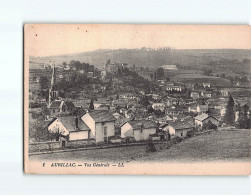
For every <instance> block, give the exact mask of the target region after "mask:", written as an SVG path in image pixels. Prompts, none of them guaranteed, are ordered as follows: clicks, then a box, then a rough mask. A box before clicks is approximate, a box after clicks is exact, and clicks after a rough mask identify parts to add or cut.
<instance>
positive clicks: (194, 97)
mask: <svg viewBox="0 0 251 195" xmlns="http://www.w3.org/2000/svg"><path fill="white" fill-rule="evenodd" d="M190 97H191V98H193V99H194V100H196V99H199V98H200V94H199V93H197V92H191V93H190Z"/></svg>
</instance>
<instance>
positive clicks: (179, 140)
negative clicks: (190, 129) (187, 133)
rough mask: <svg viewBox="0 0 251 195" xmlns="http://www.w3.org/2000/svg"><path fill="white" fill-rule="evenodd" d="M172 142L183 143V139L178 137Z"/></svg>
mask: <svg viewBox="0 0 251 195" xmlns="http://www.w3.org/2000/svg"><path fill="white" fill-rule="evenodd" d="M172 141H174V142H181V141H182V138H180V137H178V136H175V137H174V138H173V139H172Z"/></svg>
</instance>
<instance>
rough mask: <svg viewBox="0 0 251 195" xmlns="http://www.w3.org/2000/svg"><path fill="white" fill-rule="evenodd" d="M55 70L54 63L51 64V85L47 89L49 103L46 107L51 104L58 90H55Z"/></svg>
mask: <svg viewBox="0 0 251 195" xmlns="http://www.w3.org/2000/svg"><path fill="white" fill-rule="evenodd" d="M55 83H56V71H55V63H53V65H52V75H51V87H50V90H49V103H48V107H49V106H50V105H51V102H52V101H53V100H54V99H56V98H57V95H58V92H57V91H56V86H55Z"/></svg>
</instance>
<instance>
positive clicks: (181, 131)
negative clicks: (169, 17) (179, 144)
mask: <svg viewBox="0 0 251 195" xmlns="http://www.w3.org/2000/svg"><path fill="white" fill-rule="evenodd" d="M193 129H194V121H193V120H191V119H187V120H183V121H180V120H179V121H176V122H173V123H170V124H168V126H167V128H164V130H168V132H169V134H170V136H171V139H172V138H173V137H176V136H178V137H181V138H183V137H186V136H187V133H188V132H189V131H192V130H193Z"/></svg>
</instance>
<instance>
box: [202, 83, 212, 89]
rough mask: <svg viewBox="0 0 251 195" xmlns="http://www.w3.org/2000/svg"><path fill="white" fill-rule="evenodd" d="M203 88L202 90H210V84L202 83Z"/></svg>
mask: <svg viewBox="0 0 251 195" xmlns="http://www.w3.org/2000/svg"><path fill="white" fill-rule="evenodd" d="M203 87H204V88H210V87H211V84H210V83H203Z"/></svg>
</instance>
